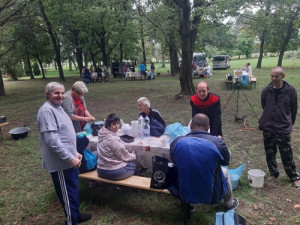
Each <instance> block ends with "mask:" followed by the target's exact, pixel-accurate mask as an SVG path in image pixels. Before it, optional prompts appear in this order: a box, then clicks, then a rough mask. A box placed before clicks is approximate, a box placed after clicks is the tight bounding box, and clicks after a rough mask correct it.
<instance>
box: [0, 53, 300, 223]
mask: <svg viewBox="0 0 300 225" xmlns="http://www.w3.org/2000/svg"><path fill="white" fill-rule="evenodd" d="M251 60H255V59H251ZM248 61H249V60H240V61H238V60H232V61H231V62H232V66H231V69H230V70H218V71H213V78H211V79H206V80H205V81H207V82H208V83H209V85H210V88H211V91H212V92H214V93H216V94H218V95H220V96H221V103H222V107H224V106H225V103H226V102H227V101H228V100H229V99H230V96H231V95H232V93H233V90H227V89H226V85H225V74H227V73H232V71H233V69H235V68H239V67H242V66H243V65H244V64H245V63H246V62H248ZM263 62H264V63H266V64H263V65H264V66H265V67H264V68H263V69H255V66H254V65H255V62H253V63H252V61H250V63H251V64H252V66H253V73H254V75H255V76H256V77H257V87H256V89H252V90H246V89H243V90H242V91H240V92H239V94H240V97H239V114H238V115H239V116H241V115H247V125H248V126H249V127H257V126H258V124H257V118H256V116H255V115H254V114H253V112H252V110H251V108H250V106H249V105H248V102H247V100H246V98H245V96H244V94H245V95H246V96H247V98H248V100H249V102H250V103H251V105H252V106H253V108H254V111H255V113H256V114H257V116H258V117H259V116H260V115H261V107H260V93H261V90H262V88H263V87H264V86H266V85H267V84H268V83H269V82H270V75H269V74H270V67H273V66H276V64H277V60H276V59H275V58H271V57H270V58H266V59H264V61H263ZM284 65H293V60H285V61H284ZM160 69H161V68H160V65H159V64H156V71H159V70H160ZM167 69H168V68H166V69H164V70H163V69H162V71H165V72H164V73H163V74H162V76H161V77H160V78H158V79H155V80H153V81H124V80H123V79H120V78H117V79H114V78H111V79H110V81H109V82H107V83H102V84H99V83H98V84H91V85H89V86H88V89H89V92H88V93H87V94H86V95H85V98H86V103H87V107H88V109H89V111H90V112H91V113H92V114H93V115H94V116H95V117H96V118H97V119H98V120H103V119H104V118H105V117H106V116H107V115H108V114H109V113H111V112H115V113H117V115H119V116H120V117H121V118H123V119H124V121H125V122H127V123H128V122H130V121H131V120H135V119H137V116H138V113H139V111H138V109H137V103H136V101H137V99H138V98H139V97H141V96H147V97H149V99H150V101H151V105H152V106H153V107H154V108H157V109H159V110H160V112H161V113H162V115H163V117H164V119H165V121H166V123H167V124H171V123H174V122H180V123H182V124H184V125H186V124H188V122H189V120H190V117H191V108H190V105H189V97H188V96H187V97H183V98H182V99H180V100H175V99H174V96H175V95H176V94H178V93H179V92H180V84H179V80H178V77H171V76H168V75H166V74H167V72H166V71H167ZM68 73H69V72H67V71H66V78H67V81H66V82H65V83H64V85H65V87H66V89H67V90H68V89H70V88H71V86H72V84H73V83H74V81H76V80H77V79H78V76H77V72H74V75H75V76H72V73H69V75H70V76H69V75H68V76H67V74H68ZM299 73H300V62H298V63H297V64H295V66H288V69H286V74H287V77H286V80H287V81H288V82H290V83H292V84H293V85H294V86H295V87H296V89H297V90H298V93H299V91H300V90H299V87H300V80H299V78H298V76H299ZM50 81H59V78H58V73H57V71H48V72H47V79H45V80H44V79H34V80H21V81H5V82H4V85H5V91H6V94H7V95H6V96H5V97H0V114H1V115H5V116H6V117H7V120H8V121H9V122H10V125H9V126H8V127H3V128H2V132H3V139H1V140H0V152H1V157H0V179H1V182H0V190H1V192H0V224H4V225H6V224H63V221H64V215H63V212H62V209H61V206H60V204H59V202H58V200H57V198H56V196H55V191H54V189H53V185H52V182H51V178H50V176H49V174H48V173H47V172H46V171H45V170H43V169H42V168H41V153H40V150H39V134H38V130H37V124H36V114H37V111H38V109H39V107H40V106H41V105H42V104H43V102H44V101H45V97H44V93H43V92H44V87H45V85H46V84H47V83H48V82H50ZM197 82H199V79H197V78H195V79H194V83H195V84H196V83H197ZM236 94H237V92H235V93H234V95H233V96H232V98H231V99H230V100H229V101H228V105H227V107H226V108H225V109H224V111H223V113H222V123H223V133H224V140H225V142H226V143H227V145H228V147H229V149H230V150H231V152H232V163H231V166H232V167H237V166H239V165H241V164H242V163H247V169H246V171H245V173H244V175H243V176H242V178H241V180H240V185H239V188H238V189H237V190H236V191H235V192H234V195H235V196H236V197H238V198H239V200H240V206H239V207H238V208H237V212H238V213H240V214H241V215H242V216H243V217H245V218H246V220H247V224H268V223H269V224H270V217H272V216H274V217H276V221H275V222H273V224H299V223H300V220H299V216H300V215H299V211H297V210H295V209H294V208H293V206H294V205H295V204H300V200H299V199H300V196H299V190H295V189H293V188H292V187H291V184H290V182H289V181H288V179H287V177H286V175H285V173H284V170H283V168H282V165H281V162H280V156H278V164H279V168H280V171H281V176H280V177H279V179H277V180H276V181H274V182H267V181H265V186H264V188H262V189H254V188H252V187H250V186H249V185H248V179H247V170H248V169H253V168H257V169H262V170H264V171H265V172H266V173H267V168H266V162H265V156H264V150H263V141H262V134H261V132H260V131H257V130H255V131H248V132H241V131H239V130H240V129H242V127H243V126H242V124H240V123H235V122H234V117H235V112H236V96H237V95H236ZM298 116H299V115H298ZM298 118H299V117H298ZM23 125H25V126H29V127H30V128H31V130H30V132H29V135H28V137H26V138H25V139H21V140H18V141H15V140H12V138H11V136H10V135H9V134H8V133H7V132H8V131H9V129H11V128H14V127H17V126H23ZM294 128H295V132H293V136H292V141H293V146H294V156H295V161H296V165H297V167H298V168H299V165H300V136H299V132H298V130H299V128H300V122H299V119H298V120H297V121H296V123H295V126H294ZM80 199H81V210H82V212H91V213H92V214H93V220H92V221H91V222H90V223H87V224H107V225H108V224H135V225H142V224H143V225H144V224H145V225H150V224H151V225H152V224H167V225H168V224H169V225H173V224H175V225H176V224H181V223H182V212H181V208H180V204H179V201H178V200H176V199H174V198H173V197H172V196H169V195H166V194H161V193H153V192H147V191H141V192H137V191H136V190H134V189H130V188H125V189H124V190H123V191H121V192H120V191H117V190H116V189H115V186H114V185H109V184H104V183H102V184H99V185H98V186H97V187H96V188H95V189H89V188H88V182H87V181H84V180H82V181H80ZM286 199H289V200H290V201H287V200H286ZM253 204H258V205H259V207H260V208H259V210H254V209H253ZM221 210H223V206H222V204H218V205H197V206H196V213H194V214H193V215H192V216H191V219H190V221H189V224H195V225H196V224H197V225H199V224H200V225H201V224H203V225H207V224H211V223H213V222H214V218H215V213H216V212H217V211H221Z"/></svg>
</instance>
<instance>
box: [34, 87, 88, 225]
mask: <svg viewBox="0 0 300 225" xmlns="http://www.w3.org/2000/svg"><path fill="white" fill-rule="evenodd" d="M45 94H46V99H47V101H46V102H45V103H44V104H43V105H42V107H41V108H40V109H39V111H38V115H37V123H38V128H39V132H40V147H41V152H42V158H43V168H45V169H47V170H48V172H49V173H50V174H51V176H52V181H53V184H54V187H55V191H56V194H57V196H58V198H59V200H60V203H61V204H62V206H63V208H64V212H65V215H66V221H65V224H68V225H69V224H70V225H71V224H72V225H74V224H77V223H81V222H85V221H87V220H90V219H91V215H89V214H80V213H79V188H78V169H77V168H79V167H80V165H81V160H82V155H81V154H79V153H78V152H77V150H76V133H75V131H74V128H73V124H72V121H71V119H70V117H69V116H68V115H67V114H66V113H65V111H64V110H63V108H62V107H61V104H62V102H63V100H64V98H65V97H64V94H65V88H64V86H63V85H62V84H60V83H57V82H51V83H49V84H47V85H46V88H45Z"/></svg>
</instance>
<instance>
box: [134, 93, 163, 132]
mask: <svg viewBox="0 0 300 225" xmlns="http://www.w3.org/2000/svg"><path fill="white" fill-rule="evenodd" d="M137 103H138V108H139V110H140V111H141V113H140V114H139V116H140V115H142V116H143V117H144V118H145V117H146V116H148V117H149V119H150V121H151V120H152V119H155V120H157V121H158V122H159V123H161V124H162V125H163V126H164V127H166V123H165V121H164V119H163V118H162V116H161V114H160V112H159V111H158V110H157V109H152V108H150V101H149V100H148V98H146V97H141V98H139V99H138V100H137ZM150 128H151V127H150Z"/></svg>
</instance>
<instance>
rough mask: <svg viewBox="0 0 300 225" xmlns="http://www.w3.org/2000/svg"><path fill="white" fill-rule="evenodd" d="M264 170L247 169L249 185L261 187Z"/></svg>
mask: <svg viewBox="0 0 300 225" xmlns="http://www.w3.org/2000/svg"><path fill="white" fill-rule="evenodd" d="M264 178H265V172H264V171H262V170H259V169H252V170H249V171H248V181H249V185H250V186H252V187H255V188H262V187H263V186H264Z"/></svg>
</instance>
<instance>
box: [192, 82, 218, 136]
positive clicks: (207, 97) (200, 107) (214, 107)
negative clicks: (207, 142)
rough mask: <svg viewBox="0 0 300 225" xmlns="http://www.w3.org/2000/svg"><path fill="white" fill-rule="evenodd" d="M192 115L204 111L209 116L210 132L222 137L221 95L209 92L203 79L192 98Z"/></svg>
mask: <svg viewBox="0 0 300 225" xmlns="http://www.w3.org/2000/svg"><path fill="white" fill-rule="evenodd" d="M190 104H191V107H192V117H194V116H195V115H196V114H197V113H203V114H205V115H207V116H208V118H209V126H210V134H211V135H214V136H219V137H222V121H221V103H220V97H219V96H217V95H216V94H213V93H210V92H209V87H208V84H207V83H206V82H204V81H201V82H199V83H198V84H197V86H196V95H193V96H192V97H191V98H190Z"/></svg>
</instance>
